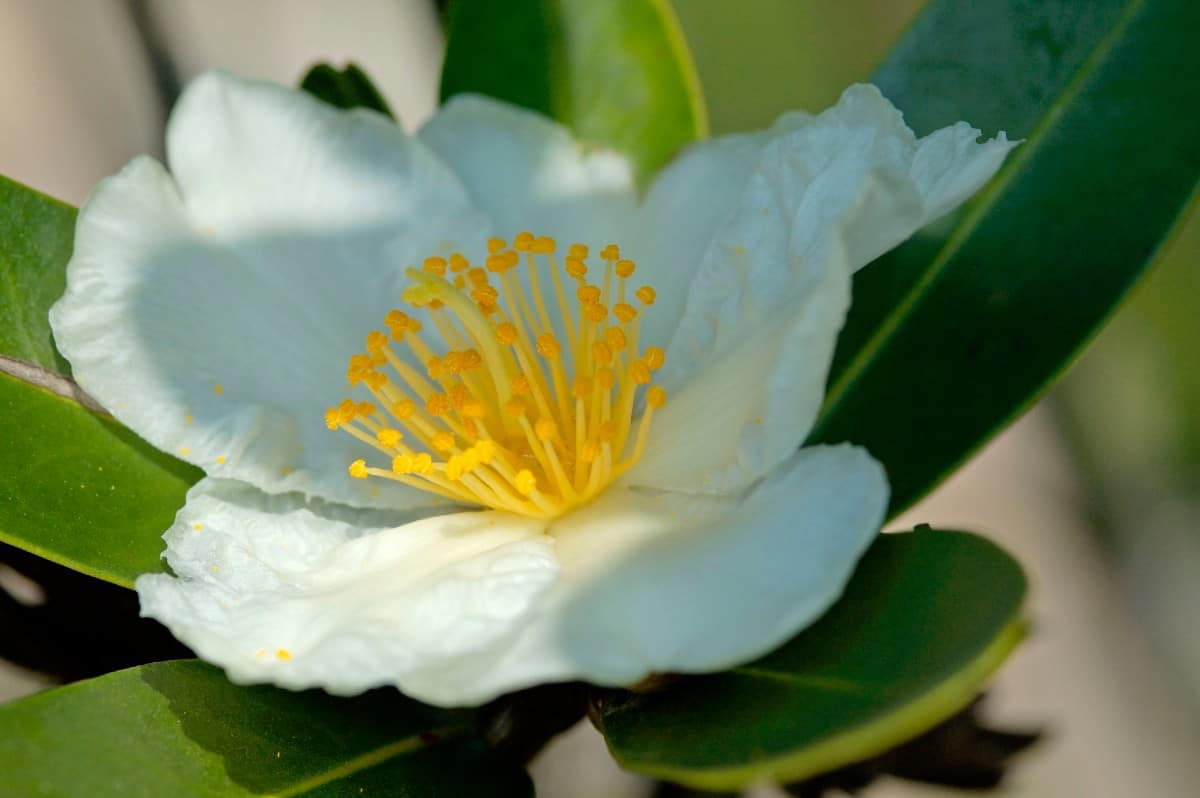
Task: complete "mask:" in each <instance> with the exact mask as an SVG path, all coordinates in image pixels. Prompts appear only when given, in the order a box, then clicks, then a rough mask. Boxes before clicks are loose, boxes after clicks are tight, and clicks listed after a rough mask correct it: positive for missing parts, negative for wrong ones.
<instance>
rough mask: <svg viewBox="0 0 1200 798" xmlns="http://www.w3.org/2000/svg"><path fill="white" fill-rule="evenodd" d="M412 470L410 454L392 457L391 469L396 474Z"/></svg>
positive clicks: (408, 472) (409, 472)
mask: <svg viewBox="0 0 1200 798" xmlns="http://www.w3.org/2000/svg"><path fill="white" fill-rule="evenodd" d="M412 470H413V456H412V455H411V454H401V455H397V456H396V457H393V458H392V471H394V472H395V473H397V474H411V473H412Z"/></svg>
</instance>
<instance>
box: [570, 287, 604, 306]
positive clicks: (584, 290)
mask: <svg viewBox="0 0 1200 798" xmlns="http://www.w3.org/2000/svg"><path fill="white" fill-rule="evenodd" d="M575 296H576V297H577V298H578V299H579V301H580V302H582V303H583V304H585V305H590V304H591V303H593V302H599V301H600V286H598V285H581V286H579V290H578V291H576V292H575Z"/></svg>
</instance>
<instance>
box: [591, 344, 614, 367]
mask: <svg viewBox="0 0 1200 798" xmlns="http://www.w3.org/2000/svg"><path fill="white" fill-rule="evenodd" d="M592 360H594V361H596V362H597V363H599V364H600V365H602V366H607V365H608V364H609V363H612V361H613V352H612V347H610V346H609V345H608V344H606V343H605V342H604V341H597V342H596V343H594V344H592Z"/></svg>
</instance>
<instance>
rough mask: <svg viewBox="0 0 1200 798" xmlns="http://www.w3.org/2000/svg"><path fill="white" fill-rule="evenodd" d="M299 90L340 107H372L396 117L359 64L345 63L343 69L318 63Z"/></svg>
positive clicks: (386, 114)
mask: <svg viewBox="0 0 1200 798" xmlns="http://www.w3.org/2000/svg"><path fill="white" fill-rule="evenodd" d="M300 88H301V89H303V90H304V91H306V92H308V93H309V94H311V95H312V96H314V97H316V98H317V99H319V100H324V101H325V102H327V103H329V104H330V105H332V106H335V107H337V108H370V109H371V110H372V111H378V112H379V113H381V114H384V115H385V116H390V117H391V118H393V119H395V118H396V115H395V114H393V113H392V109H391V108H389V107H388V104H387V101H386V100H384V99H383V95H382V94H380V93H379V89H377V88H375V84H373V83H372V82H371V79H370V78H368V77H367V73H365V72H363V71H362V70H361V69H359V67H358V65H357V64H353V63H351V64H346V66H345V68H344V69H338V68H337V67H335V66H331V65H330V64H317V65H316V66H315V67H313V68H312V69H310V70H308V74H306V75H305V76H304V79H303V80H302V81H300Z"/></svg>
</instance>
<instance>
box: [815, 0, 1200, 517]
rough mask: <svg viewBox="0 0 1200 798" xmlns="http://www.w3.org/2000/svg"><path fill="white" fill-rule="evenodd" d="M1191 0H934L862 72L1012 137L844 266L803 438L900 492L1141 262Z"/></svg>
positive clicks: (1168, 142) (1179, 130) (1168, 154)
mask: <svg viewBox="0 0 1200 798" xmlns="http://www.w3.org/2000/svg"><path fill="white" fill-rule="evenodd" d="M1197 30H1200V5H1196V4H1195V3H1192V2H1190V0H1095V1H1094V2H1089V3H1078V2H1074V0H1048V1H1047V2H1042V3H1035V4H1030V3H1028V2H1022V1H1021V0H982V2H979V1H975V2H965V0H935V2H933V3H932V4H931V5H930V7H929V8H928V9H927V10H926V11H925V12H924V13H923V14H922V15H921V16H920V17H919V18H918V20H917V22H916V23H915V24H914V26H913V27H912V28H911V29H910V30H909V32H908V33H907V35H906V36H905V37H904V38H903V39H902V40H901V42H900V44H899V45H898V46H897V47H896V49H895V51H894V52H893V53H892V55H891V56H890V57H889V58H888V59H887V60H886V62H885V63H884V64H883V66H881V67H880V69H879V71H878V72H877V74H876V76H875V80H876V82H877V83H878V84H879V85H880V86H881V88H882V89H883V91H884V93H885V94H887V95H888V97H889V98H891V99H892V101H893V102H895V103H896V104H897V105H898V106H899V107H901V108H903V109H905V110H906V112H907V114H908V116H907V118H908V121H909V123H910V124H911V125H913V127H914V128H915V129H916V130H917V132H918V133H923V132H928V131H930V130H932V129H933V128H935V127H938V126H941V125H946V124H950V123H952V122H954V121H955V120H958V119H967V120H970V121H971V122H972V123H974V124H977V125H980V126H981V127H983V128H984V129H985V131H987V132H991V131H995V130H996V129H1006V130H1007V131H1008V132H1009V133H1010V135H1015V136H1018V137H1023V138H1025V139H1026V142H1025V144H1023V145H1022V146H1021V147H1020V148H1019V149H1018V150H1017V151H1016V152H1015V153H1014V154H1013V155H1012V156H1010V159H1009V161H1008V163H1007V164H1006V165H1005V167H1004V169H1003V171H1002V172H1001V173H1000V175H999V176H998V177H997V178H996V180H994V181H993V183H992V184H991V185H990V186H989V187H988V188H987V189H985V190H984V192H983V193H982V194H981V195H980V196H979V197H978V198H976V200H975V201H974V202H973V203H972V204H971V205H970V206H968V207H967V208H966V209H965V211H964V212H962V213H961V214H960V215H959V216H958V217H957V218H955V219H952V220H950V221H949V222H948V223H947V224H945V225H943V226H941V227H939V228H938V229H937V230H936V231H935V232H927V233H925V234H922V235H919V236H918V237H916V238H914V239H913V240H912V241H910V242H908V243H907V244H905V245H904V246H903V247H901V248H899V249H898V250H896V251H894V252H892V253H890V254H889V255H887V256H885V257H884V258H882V259H881V260H880V261H879V262H877V263H875V264H873V265H872V266H870V267H869V268H867V269H864V270H863V271H862V272H860V273H859V275H858V277H857V278H856V280H855V285H854V305H853V307H852V309H851V312H850V318H849V320H848V323H847V327H846V329H845V330H844V331H843V333H842V336H841V338H840V340H839V343H838V354H837V357H836V359H835V363H834V368H833V372H832V374H831V376H830V387H829V393H828V395H827V399H826V407H825V412H824V415H823V417H822V419H821V421H820V422H819V424H818V426H817V429H816V430H815V431H814V433H813V436H812V439H813V441H814V442H828V441H842V440H851V441H854V442H855V443H858V444H861V445H863V446H866V447H867V448H868V449H870V451H871V453H872V454H873V455H875V456H876V457H877V458H879V459H880V460H882V461H883V462H884V464H885V465H886V466H887V467H888V474H889V477H890V480H891V484H892V507H893V510H900V509H902V508H904V507H906V506H908V505H909V504H911V503H912V502H913V501H914V500H916V499H917V498H919V497H920V496H921V495H923V494H924V493H925V492H927V491H928V490H929V489H930V488H931V487H932V486H933V485H935V484H936V483H937V482H938V481H939V480H940V479H941V478H942V477H944V476H945V475H946V474H947V473H949V471H950V470H951V469H953V468H954V466H956V465H957V464H958V463H960V462H961V461H962V460H963V459H964V458H966V457H967V456H968V455H969V454H970V453H971V452H972V451H974V450H975V449H976V448H977V447H979V446H980V445H982V443H983V442H984V441H985V440H986V439H987V438H988V437H990V436H991V435H992V434H994V433H995V432H996V431H997V430H998V429H999V428H1000V427H1001V426H1002V425H1003V424H1004V423H1006V422H1007V421H1009V420H1010V419H1012V418H1013V417H1014V416H1015V415H1017V414H1018V413H1020V412H1021V411H1022V410H1024V409H1025V408H1026V407H1028V405H1029V404H1030V403H1031V402H1032V401H1033V400H1034V399H1035V398H1036V397H1037V396H1038V394H1039V393H1040V392H1041V391H1042V390H1043V389H1044V388H1045V386H1046V385H1047V383H1048V382H1049V381H1050V380H1052V379H1053V378H1054V377H1055V376H1056V375H1057V374H1058V373H1059V372H1060V371H1061V370H1062V368H1063V367H1064V366H1065V365H1066V363H1068V362H1069V360H1070V359H1071V357H1072V356H1073V355H1074V353H1075V352H1076V351H1077V350H1078V349H1079V347H1080V346H1081V345H1082V344H1083V343H1084V342H1085V341H1086V340H1087V339H1088V338H1089V337H1090V336H1091V335H1092V334H1093V332H1094V331H1095V330H1096V328H1097V326H1098V325H1099V324H1100V323H1101V322H1102V321H1103V320H1104V318H1105V317H1106V316H1107V315H1108V314H1109V313H1110V312H1111V311H1112V309H1113V307H1114V306H1115V305H1116V303H1117V302H1118V301H1119V300H1120V299H1121V298H1122V297H1123V296H1124V294H1125V293H1126V291H1127V290H1128V289H1129V287H1130V286H1131V285H1132V283H1133V282H1134V281H1135V280H1136V279H1137V277H1138V276H1139V275H1140V274H1141V273H1142V271H1143V269H1144V268H1145V266H1146V264H1147V263H1148V262H1149V260H1150V259H1151V257H1152V256H1153V254H1154V253H1155V251H1156V248H1157V247H1158V246H1159V244H1160V242H1161V241H1162V240H1163V239H1164V237H1165V236H1166V235H1167V233H1168V232H1169V231H1170V229H1171V227H1172V225H1173V223H1174V222H1175V220H1176V217H1177V215H1178V213H1179V211H1180V209H1181V208H1182V207H1183V206H1184V205H1185V203H1186V202H1187V200H1188V198H1189V196H1190V195H1191V194H1192V192H1193V190H1194V189H1195V187H1196V183H1197V178H1198V176H1200V114H1194V113H1181V109H1190V108H1196V107H1198V106H1200V81H1196V80H1193V79H1192V78H1191V77H1190V76H1191V74H1192V73H1193V72H1194V70H1195V38H1196V37H1195V32H1196V31H1197Z"/></svg>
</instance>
